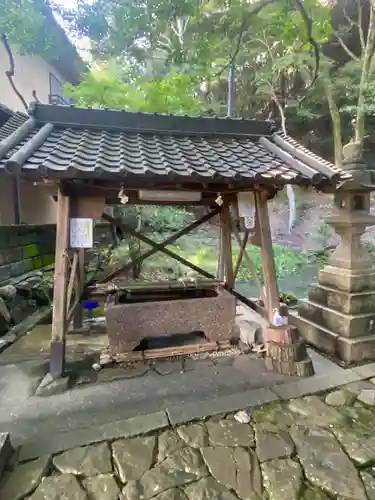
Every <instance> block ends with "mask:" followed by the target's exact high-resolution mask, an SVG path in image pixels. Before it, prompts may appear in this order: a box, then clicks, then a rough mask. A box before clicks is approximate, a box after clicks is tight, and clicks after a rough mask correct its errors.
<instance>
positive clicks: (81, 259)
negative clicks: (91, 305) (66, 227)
mask: <svg viewBox="0 0 375 500" xmlns="http://www.w3.org/2000/svg"><path fill="white" fill-rule="evenodd" d="M85 279H86V276H85V249H84V248H80V249H79V250H78V269H77V280H76V288H75V294H76V297H80V296H81V294H82V291H83V288H84V286H85ZM82 326H83V307H82V304H81V302H79V303H78V304H77V306H76V309H75V311H74V317H73V327H74V329H75V330H78V329H80V328H82Z"/></svg>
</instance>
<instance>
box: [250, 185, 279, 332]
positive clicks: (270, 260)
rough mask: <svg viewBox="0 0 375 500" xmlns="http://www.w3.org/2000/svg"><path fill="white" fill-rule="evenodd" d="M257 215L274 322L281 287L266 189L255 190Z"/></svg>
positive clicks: (268, 302) (270, 315) (267, 298)
mask: <svg viewBox="0 0 375 500" xmlns="http://www.w3.org/2000/svg"><path fill="white" fill-rule="evenodd" d="M254 196H255V206H256V217H257V219H258V223H259V238H260V243H261V247H260V252H261V259H262V268H263V276H264V288H265V294H266V296H265V297H264V304H265V305H266V310H267V317H268V321H269V322H270V323H272V318H273V314H274V311H275V309H277V310H278V309H279V307H280V300H279V287H278V283H277V277H276V266H275V260H274V256H273V249H272V237H271V228H270V220H269V215H268V205H267V200H268V193H267V192H266V191H255V193H254Z"/></svg>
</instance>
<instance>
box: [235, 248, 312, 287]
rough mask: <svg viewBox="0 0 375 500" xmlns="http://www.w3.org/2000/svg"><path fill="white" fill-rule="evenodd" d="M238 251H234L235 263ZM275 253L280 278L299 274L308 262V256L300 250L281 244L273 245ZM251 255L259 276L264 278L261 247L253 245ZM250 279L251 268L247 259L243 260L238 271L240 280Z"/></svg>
mask: <svg viewBox="0 0 375 500" xmlns="http://www.w3.org/2000/svg"><path fill="white" fill-rule="evenodd" d="M238 252H239V251H238V250H235V251H234V252H233V254H234V263H235V262H236V260H237V256H238ZM273 255H274V259H275V266H276V275H277V278H278V279H280V278H284V277H286V276H291V275H294V274H297V273H298V272H299V271H300V270H301V269H302V268H303V266H305V265H306V263H307V259H306V257H305V256H304V255H303V254H301V253H300V252H295V251H294V250H290V249H288V248H284V247H281V246H279V245H273ZM250 256H251V259H252V261H253V262H254V265H255V267H256V270H257V275H258V278H259V279H260V280H262V279H263V272H262V261H261V256H260V249H259V248H257V247H251V251H250ZM249 279H251V270H250V268H249V266H248V265H247V263H246V261H245V260H243V262H242V264H241V267H240V270H239V273H238V280H239V281H241V280H244V281H246V280H249Z"/></svg>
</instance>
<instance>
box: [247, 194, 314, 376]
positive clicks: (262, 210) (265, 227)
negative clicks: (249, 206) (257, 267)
mask: <svg viewBox="0 0 375 500" xmlns="http://www.w3.org/2000/svg"><path fill="white" fill-rule="evenodd" d="M267 201H268V193H267V191H256V192H255V205H256V215H257V220H258V223H259V238H260V243H261V246H260V251H261V258H262V267H263V275H264V287H265V294H266V297H265V298H264V302H265V305H266V308H267V316H268V322H269V324H270V326H269V327H268V328H266V330H265V332H264V338H265V341H266V344H267V354H266V359H265V364H266V367H267V369H268V370H272V371H276V372H277V373H281V374H283V375H297V376H300V377H309V376H311V375H313V374H314V367H313V364H312V361H311V359H310V358H309V356H308V354H307V351H306V346H305V344H304V342H303V341H302V340H301V339H300V338H299V335H298V331H297V329H296V328H295V327H293V326H288V325H280V326H274V325H273V315H274V312H275V310H277V311H279V309H280V298H279V287H278V284H277V277H276V266H275V261H274V257H273V251H272V238H271V228H270V221H269V215H268V205H267Z"/></svg>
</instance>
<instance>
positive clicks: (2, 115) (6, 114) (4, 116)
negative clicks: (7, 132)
mask: <svg viewBox="0 0 375 500" xmlns="http://www.w3.org/2000/svg"><path fill="white" fill-rule="evenodd" d="M13 114H14V112H13V111H12V110H11V109H10V108H8V106H5V104H1V103H0V127H1V126H2V125H4V123H5V122H6V121H7V120H9V118H10V117H11V116H12V115H13Z"/></svg>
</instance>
